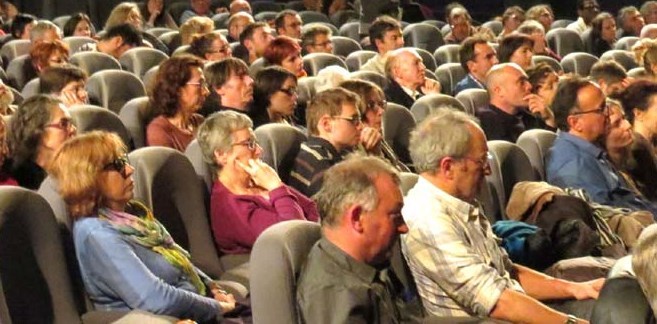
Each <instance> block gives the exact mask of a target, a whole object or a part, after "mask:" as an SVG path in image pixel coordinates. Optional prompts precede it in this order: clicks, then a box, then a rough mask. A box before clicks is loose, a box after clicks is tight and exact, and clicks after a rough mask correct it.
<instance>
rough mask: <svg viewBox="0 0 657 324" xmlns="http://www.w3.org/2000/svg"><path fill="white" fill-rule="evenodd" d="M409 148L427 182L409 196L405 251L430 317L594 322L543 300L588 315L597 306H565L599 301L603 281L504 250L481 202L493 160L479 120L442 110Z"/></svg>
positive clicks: (424, 124) (422, 125)
mask: <svg viewBox="0 0 657 324" xmlns="http://www.w3.org/2000/svg"><path fill="white" fill-rule="evenodd" d="M409 147H410V151H411V157H412V158H413V163H414V166H415V169H416V171H417V172H418V173H419V174H420V177H419V179H418V181H417V183H416V184H415V186H414V187H413V188H412V189H410V191H409V192H408V193H407V195H406V197H405V198H404V207H403V208H402V215H403V216H404V221H405V222H406V225H407V227H408V233H406V234H405V235H402V251H403V253H404V256H405V257H406V260H407V261H408V265H409V267H410V269H411V272H412V273H413V277H414V278H415V283H416V284H417V289H418V292H419V294H420V296H421V298H422V305H423V306H424V310H425V312H426V313H427V314H429V315H432V316H438V317H446V316H456V317H460V316H477V317H492V318H495V319H501V320H506V321H509V322H513V323H586V322H585V321H583V320H578V319H577V318H576V317H575V316H573V315H567V314H566V313H564V312H560V311H557V310H555V309H553V308H550V307H548V306H546V305H545V304H544V303H542V302H540V300H545V301H548V300H560V303H563V305H564V306H565V304H569V305H568V307H569V308H570V309H569V310H568V312H576V313H577V314H576V315H578V316H579V317H582V316H588V315H585V314H579V312H580V311H583V312H582V313H585V312H586V311H587V309H586V308H587V307H586V306H587V305H588V306H592V305H593V302H592V301H590V300H589V301H586V302H583V303H580V302H573V301H563V300H567V299H578V300H581V299H590V298H597V296H598V291H599V290H600V288H601V287H602V284H603V282H604V281H603V280H602V279H599V280H594V281H590V282H582V283H574V282H570V281H565V280H560V279H555V278H552V277H549V276H546V275H544V274H541V273H539V272H536V271H534V270H531V269H529V268H527V267H524V266H521V265H518V264H513V263H512V262H511V260H510V259H509V257H508V255H507V253H506V252H505V251H504V250H503V249H502V248H501V247H500V245H499V243H498V238H497V237H496V236H495V235H494V234H493V232H492V230H491V225H490V223H489V221H488V219H487V218H486V216H485V215H484V214H483V210H482V208H481V206H480V205H479V203H478V202H477V200H476V196H477V192H478V191H479V189H480V188H481V186H484V185H486V181H485V177H486V176H487V175H490V173H491V169H490V161H491V159H490V153H489V152H488V145H487V143H486V135H485V134H484V132H483V130H482V129H481V128H480V127H479V125H478V124H477V120H476V119H475V118H474V117H473V116H471V115H468V114H466V113H464V112H461V111H458V110H456V109H453V108H451V107H439V108H438V109H437V111H436V112H435V113H434V114H432V115H430V116H429V117H427V118H426V119H425V120H424V121H423V122H422V123H420V124H419V125H418V126H417V127H416V129H415V130H414V131H413V132H412V133H411V140H410V145H409ZM574 304H577V306H574ZM582 304H584V305H582ZM572 306H574V307H572Z"/></svg>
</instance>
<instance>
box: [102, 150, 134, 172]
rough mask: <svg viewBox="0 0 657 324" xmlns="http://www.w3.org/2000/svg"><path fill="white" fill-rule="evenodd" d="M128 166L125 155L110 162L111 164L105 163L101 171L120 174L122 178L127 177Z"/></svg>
mask: <svg viewBox="0 0 657 324" xmlns="http://www.w3.org/2000/svg"><path fill="white" fill-rule="evenodd" d="M128 165H130V161H128V156H127V155H122V156H119V157H117V158H116V159H114V160H112V162H110V163H107V164H106V165H105V166H104V167H103V170H105V171H116V172H118V173H120V174H121V176H123V177H124V178H127V177H128V172H127V171H126V170H127V166H128Z"/></svg>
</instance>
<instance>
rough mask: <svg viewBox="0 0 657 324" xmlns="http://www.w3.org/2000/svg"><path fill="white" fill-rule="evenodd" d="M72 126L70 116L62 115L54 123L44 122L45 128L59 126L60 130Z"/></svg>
mask: <svg viewBox="0 0 657 324" xmlns="http://www.w3.org/2000/svg"><path fill="white" fill-rule="evenodd" d="M73 126H74V125H73V120H72V119H71V118H68V117H64V118H62V119H60V120H59V121H58V122H56V123H52V124H46V128H48V127H52V128H59V129H61V130H69V129H71V127H73Z"/></svg>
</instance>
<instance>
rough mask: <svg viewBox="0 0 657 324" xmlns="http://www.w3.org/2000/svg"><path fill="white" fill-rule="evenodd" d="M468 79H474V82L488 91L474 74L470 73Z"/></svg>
mask: <svg viewBox="0 0 657 324" xmlns="http://www.w3.org/2000/svg"><path fill="white" fill-rule="evenodd" d="M468 77H470V79H472V81H473V82H474V83H476V84H477V85H478V86H479V87H480V88H482V89H484V90H486V86H485V85H484V84H483V83H481V82H480V81H479V80H477V78H476V77H475V76H474V74H472V73H468Z"/></svg>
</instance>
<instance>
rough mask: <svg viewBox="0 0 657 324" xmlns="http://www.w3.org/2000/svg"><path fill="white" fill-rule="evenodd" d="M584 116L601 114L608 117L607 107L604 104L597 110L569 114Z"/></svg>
mask: <svg viewBox="0 0 657 324" xmlns="http://www.w3.org/2000/svg"><path fill="white" fill-rule="evenodd" d="M586 114H601V115H604V116H609V105H608V104H607V103H606V102H605V103H603V104H602V105H601V106H600V107H598V109H593V110H589V111H577V112H574V113H570V116H579V115H586Z"/></svg>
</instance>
